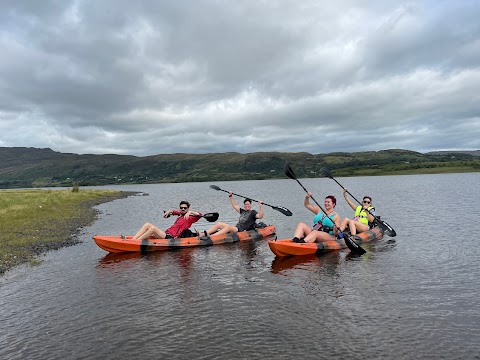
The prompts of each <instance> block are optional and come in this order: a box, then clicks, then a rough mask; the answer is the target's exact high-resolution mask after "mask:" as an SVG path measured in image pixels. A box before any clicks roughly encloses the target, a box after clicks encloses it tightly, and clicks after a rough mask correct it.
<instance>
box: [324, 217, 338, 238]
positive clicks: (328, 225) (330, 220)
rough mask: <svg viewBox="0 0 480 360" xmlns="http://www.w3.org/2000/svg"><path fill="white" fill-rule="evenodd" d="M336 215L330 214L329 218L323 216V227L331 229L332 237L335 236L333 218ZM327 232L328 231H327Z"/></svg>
mask: <svg viewBox="0 0 480 360" xmlns="http://www.w3.org/2000/svg"><path fill="white" fill-rule="evenodd" d="M335 215H336V214H330V215H329V216H323V214H322V226H323V227H324V228H325V227H326V228H329V229H331V230H330V231H328V233H329V234H330V235H333V224H334V223H333V218H334V217H335ZM326 232H327V231H326Z"/></svg>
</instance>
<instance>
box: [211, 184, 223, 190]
mask: <svg viewBox="0 0 480 360" xmlns="http://www.w3.org/2000/svg"><path fill="white" fill-rule="evenodd" d="M210 189H213V190H222V189H220V188H219V187H218V186H217V185H210Z"/></svg>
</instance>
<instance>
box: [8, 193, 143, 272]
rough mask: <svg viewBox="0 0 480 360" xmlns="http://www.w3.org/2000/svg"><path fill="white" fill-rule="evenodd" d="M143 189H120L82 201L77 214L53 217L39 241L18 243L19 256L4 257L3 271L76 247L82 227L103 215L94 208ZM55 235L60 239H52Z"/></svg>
mask: <svg viewBox="0 0 480 360" xmlns="http://www.w3.org/2000/svg"><path fill="white" fill-rule="evenodd" d="M137 194H139V192H132V191H118V192H116V193H115V194H112V195H107V196H104V197H98V198H95V199H91V200H87V201H83V202H81V203H79V204H78V207H77V211H76V213H75V216H74V217H72V218H69V219H67V220H66V221H65V220H62V221H58V220H57V219H55V218H52V219H49V222H48V226H45V227H44V228H42V229H41V230H40V231H39V232H37V233H36V237H37V239H36V241H35V242H33V243H27V244H25V245H16V248H17V249H19V247H23V249H20V250H22V251H20V252H16V255H15V256H11V257H6V258H3V261H0V274H2V273H5V272H6V271H8V270H9V269H11V268H13V267H15V266H18V265H20V264H25V263H32V264H35V263H38V262H39V260H38V259H37V257H38V255H41V254H43V253H45V252H47V251H50V250H58V249H60V248H62V247H66V246H72V245H75V244H78V243H81V242H82V240H80V237H79V235H80V234H81V231H82V228H84V227H86V226H89V225H91V224H92V223H93V222H94V221H95V220H96V218H97V217H98V215H99V211H98V210H96V209H94V208H93V207H94V206H96V205H100V204H103V203H106V202H109V201H113V200H116V199H122V198H126V197H129V196H134V195H137ZM52 238H56V240H55V241H52Z"/></svg>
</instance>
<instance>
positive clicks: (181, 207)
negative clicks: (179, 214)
mask: <svg viewBox="0 0 480 360" xmlns="http://www.w3.org/2000/svg"><path fill="white" fill-rule="evenodd" d="M187 209H188V208H187V207H185V206H180V210H187Z"/></svg>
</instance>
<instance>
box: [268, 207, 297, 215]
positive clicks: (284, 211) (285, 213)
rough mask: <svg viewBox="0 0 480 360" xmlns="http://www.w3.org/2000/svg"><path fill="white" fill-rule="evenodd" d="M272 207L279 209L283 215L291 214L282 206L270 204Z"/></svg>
mask: <svg viewBox="0 0 480 360" xmlns="http://www.w3.org/2000/svg"><path fill="white" fill-rule="evenodd" d="M272 209H273V210H277V211H280V212H281V213H282V214H283V215H286V216H292V212H291V211H290V210H288V209H287V208H284V207H283V206H272Z"/></svg>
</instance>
